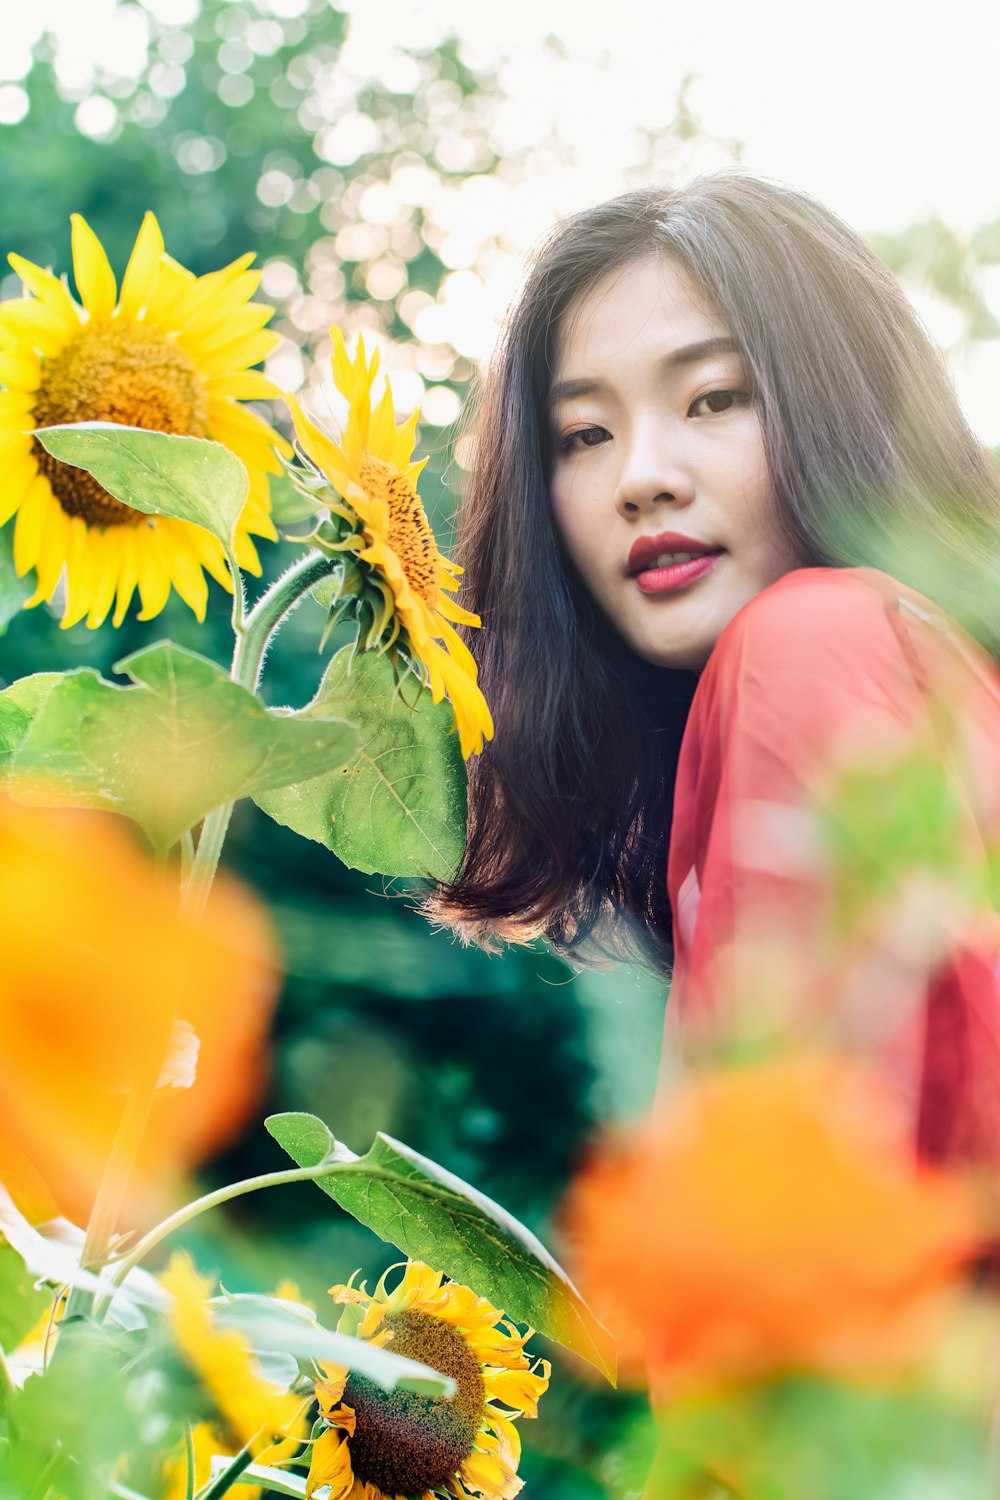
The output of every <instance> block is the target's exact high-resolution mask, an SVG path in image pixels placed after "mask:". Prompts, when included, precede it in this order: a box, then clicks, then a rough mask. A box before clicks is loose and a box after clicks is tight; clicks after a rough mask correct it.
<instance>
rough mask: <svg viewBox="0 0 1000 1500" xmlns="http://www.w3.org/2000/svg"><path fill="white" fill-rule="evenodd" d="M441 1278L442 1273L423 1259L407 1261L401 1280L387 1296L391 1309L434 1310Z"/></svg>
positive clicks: (442, 1277)
mask: <svg viewBox="0 0 1000 1500" xmlns="http://www.w3.org/2000/svg"><path fill="white" fill-rule="evenodd" d="M443 1280H444V1275H443V1273H442V1272H441V1271H435V1270H434V1269H433V1267H431V1266H429V1265H427V1264H426V1263H425V1262H424V1261H422V1260H411V1261H408V1262H407V1265H406V1269H405V1270H404V1272H403V1278H402V1280H401V1281H400V1283H399V1285H398V1286H397V1287H396V1289H395V1291H394V1292H393V1293H392V1295H391V1296H390V1298H389V1306H390V1307H391V1308H392V1310H393V1311H396V1309H397V1308H415V1309H417V1311H420V1310H421V1308H426V1309H429V1310H430V1309H433V1310H436V1308H437V1305H438V1301H437V1299H438V1298H439V1294H440V1291H441V1283H442V1281H443ZM450 1285H451V1284H450V1283H449V1286H450Z"/></svg>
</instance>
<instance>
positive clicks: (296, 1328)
mask: <svg viewBox="0 0 1000 1500" xmlns="http://www.w3.org/2000/svg"><path fill="white" fill-rule="evenodd" d="M213 1316H214V1321H215V1322H216V1323H218V1324H219V1325H220V1327H223V1328H236V1329H238V1330H239V1332H240V1333H242V1334H243V1335H244V1337H245V1338H246V1340H247V1342H248V1343H249V1345H250V1347H251V1349H253V1351H254V1352H255V1353H256V1352H259V1353H264V1354H267V1353H281V1354H291V1355H294V1356H295V1358H296V1359H299V1360H303V1361H307V1362H308V1361H311V1360H328V1361H329V1362H330V1363H332V1364H338V1365H347V1367H348V1369H350V1370H356V1371H357V1372H358V1374H359V1375H364V1376H366V1378H367V1379H368V1380H373V1381H374V1382H375V1384H376V1385H380V1386H381V1387H382V1389H383V1390H386V1391H393V1390H395V1389H396V1388H397V1386H398V1387H399V1388H400V1389H402V1390H407V1391H417V1392H419V1394H420V1395H422V1396H435V1397H445V1398H447V1397H450V1396H453V1395H454V1394H455V1382H454V1381H453V1380H452V1379H451V1377H450V1376H448V1375H442V1374H441V1372H440V1371H439V1370H435V1369H432V1368H431V1366H430V1365H425V1364H421V1363H420V1361H419V1360H413V1359H407V1358H405V1356H403V1355H401V1354H393V1353H392V1351H391V1350H389V1349H380V1348H379V1347H378V1346H377V1345H375V1344H370V1343H368V1342H367V1340H365V1339H356V1338H352V1337H351V1336H350V1335H349V1334H345V1333H332V1332H331V1331H330V1329H329V1328H322V1327H321V1326H320V1325H319V1323H317V1322H316V1321H315V1319H309V1318H306V1317H303V1316H302V1314H301V1313H300V1312H298V1311H295V1310H293V1309H291V1308H288V1307H283V1306H282V1305H281V1303H280V1302H276V1301H275V1300H274V1299H273V1298H271V1297H255V1296H244V1297H230V1298H228V1299H227V1300H226V1301H225V1302H222V1303H221V1304H219V1303H216V1304H215V1306H214V1308H213Z"/></svg>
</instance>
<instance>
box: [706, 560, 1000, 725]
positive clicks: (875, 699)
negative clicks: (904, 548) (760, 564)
mask: <svg viewBox="0 0 1000 1500" xmlns="http://www.w3.org/2000/svg"><path fill="white" fill-rule="evenodd" d="M698 699H700V700H701V705H702V708H703V710H706V711H712V709H713V708H719V707H721V706H722V705H729V707H730V708H731V707H733V706H734V705H735V706H737V707H738V705H739V704H740V703H743V704H747V703H753V704H756V705H757V706H758V707H759V706H760V705H764V706H765V707H766V705H768V704H772V705H774V709H775V714H776V715H779V716H780V718H781V719H782V721H783V722H785V723H787V722H791V721H794V720H795V719H796V718H807V719H808V720H809V721H810V723H811V725H812V726H813V728H814V729H815V731H816V732H817V733H820V734H821V733H822V725H823V723H824V722H825V721H826V719H827V718H829V717H830V715H837V714H841V713H843V712H844V711H845V710H846V709H847V708H849V707H850V705H851V704H852V703H853V704H855V705H861V706H863V707H865V708H879V707H881V708H883V709H889V710H891V712H892V713H893V714H894V715H895V716H896V717H897V718H899V719H901V720H907V721H908V720H912V717H913V715H914V713H915V712H919V711H920V707H921V705H922V704H925V703H926V702H927V701H928V700H935V701H940V702H943V703H948V702H951V703H952V704H953V705H956V706H957V705H958V704H962V705H964V706H966V707H968V708H969V709H970V711H972V710H974V711H975V713H976V714H977V716H980V717H985V719H986V720H988V721H989V722H990V723H991V724H992V725H994V726H995V727H996V726H998V725H1000V678H998V673H997V666H996V663H995V662H994V661H993V659H992V658H991V657H990V656H989V655H988V654H987V653H986V651H985V650H984V648H983V647H981V646H980V645H979V644H978V643H977V642H975V641H973V640H972V639H971V638H970V637H969V636H967V635H966V634H965V632H964V631H963V630H962V629H961V628H960V627H959V626H958V625H957V624H956V623H955V622H954V620H952V619H951V618H950V617H949V616H948V615H947V614H945V613H944V611H942V610H941V609H940V608H939V607H938V606H937V605H936V604H934V603H932V601H930V600H929V599H927V598H925V597H924V596H923V595H922V594H919V593H917V592H916V591H915V590H913V589H911V588H909V587H908V586H907V585H906V584H903V583H901V582H900V581H899V580H898V579H897V578H893V577H892V576H891V574H888V573H883V572H881V571H880V570H879V569H877V568H867V567H864V568H861V567H859V568H833V567H830V568H798V569H796V570H794V571H793V572H791V573H786V574H785V575H784V576H783V577H781V578H779V579H778V580H777V582H776V583H773V584H771V585H770V587H769V588H766V589H764V590H763V591H762V592H761V593H759V594H757V595H755V597H754V598H753V599H751V600H750V601H749V603H748V604H746V605H744V606H743V608H742V609H741V610H739V611H738V613H737V614H736V615H734V617H733V619H732V620H731V621H730V622H729V624H728V625H727V626H726V628H725V630H724V631H723V632H722V634H721V635H720V636H719V640H718V642H717V644H716V647H715V650H714V651H713V652H712V655H711V657H710V658H709V661H708V664H707V666H706V668H705V671H704V673H703V675H702V681H701V682H700V683H699V690H698V694H697V695H696V702H697V701H698Z"/></svg>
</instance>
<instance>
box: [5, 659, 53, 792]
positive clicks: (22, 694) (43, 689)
mask: <svg viewBox="0 0 1000 1500" xmlns="http://www.w3.org/2000/svg"><path fill="white" fill-rule="evenodd" d="M62 675H63V674H62V673H61V672H35V673H34V675H33V676H31V677H21V678H20V679H19V680H18V681H17V682H12V683H11V685H10V687H9V688H7V689H6V691H5V692H2V693H0V777H3V775H4V773H5V772H6V771H7V769H8V767H9V765H10V762H11V761H12V760H13V758H14V756H15V754H16V753H17V751H18V750H19V749H20V747H21V742H22V740H23V739H24V738H25V736H26V734H27V733H28V730H29V729H30V727H31V721H32V719H33V718H34V717H35V715H36V714H37V713H38V710H39V709H40V708H41V706H42V704H43V703H44V702H45V700H46V698H47V697H48V696H49V691H50V689H51V688H52V687H53V685H54V684H55V683H57V682H58V681H59V680H60V679H61V677H62Z"/></svg>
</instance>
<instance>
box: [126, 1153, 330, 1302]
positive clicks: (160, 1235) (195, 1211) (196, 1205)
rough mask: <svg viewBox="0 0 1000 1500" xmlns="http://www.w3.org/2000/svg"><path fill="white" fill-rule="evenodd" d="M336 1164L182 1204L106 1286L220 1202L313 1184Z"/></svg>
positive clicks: (264, 1177) (291, 1171)
mask: <svg viewBox="0 0 1000 1500" xmlns="http://www.w3.org/2000/svg"><path fill="white" fill-rule="evenodd" d="M353 1159H354V1158H353V1155H348V1154H346V1153H345V1155H344V1158H343V1160H344V1161H352V1160H353ZM340 1165H342V1162H338V1161H337V1160H336V1158H334V1157H327V1159H326V1160H325V1161H323V1162H321V1163H320V1164H319V1166H316V1167H289V1168H288V1169H287V1170H286V1171H283V1172H264V1173H262V1174H261V1176H259V1177H245V1178H244V1179H243V1181H242V1182H230V1183H227V1185H226V1186H225V1187H221V1188H216V1189H215V1191H214V1192H211V1193H205V1194H204V1196H203V1197H201V1198H196V1199H195V1200H194V1202H193V1203H186V1204H185V1205H184V1207H183V1208H179V1209H178V1210H177V1212H176V1213H173V1214H171V1215H170V1217H169V1218H166V1219H163V1220H162V1221H161V1222H160V1223H159V1224H155V1225H154V1226H153V1228H152V1229H151V1230H149V1232H148V1234H144V1235H143V1237H142V1239H141V1240H140V1241H139V1243H138V1244H137V1245H134V1246H133V1248H132V1249H131V1250H130V1251H129V1253H128V1254H127V1255H125V1256H123V1257H122V1259H121V1260H120V1261H118V1262H116V1264H115V1267H114V1271H113V1272H112V1275H111V1279H110V1285H111V1286H112V1287H119V1286H121V1284H122V1282H123V1281H124V1280H125V1278H126V1276H127V1275H128V1273H129V1272H130V1271H131V1270H132V1269H133V1267H134V1266H137V1265H138V1264H139V1262H140V1261H141V1260H144V1259H145V1257H146V1256H147V1255H148V1254H149V1252H150V1250H153V1249H155V1248H156V1246H157V1245H158V1244H159V1243H160V1241H161V1240H165V1239H166V1238H167V1235H169V1234H173V1232H174V1230H175V1229H180V1228H181V1227H182V1226H183V1225H184V1224H189V1223H190V1222H191V1220H192V1219H196V1218H197V1217H198V1216H199V1214H203V1213H205V1212H206V1211H207V1210H208V1209H210V1208H217V1207H218V1206H219V1204H220V1203H229V1202H230V1201H231V1200H232V1199H233V1198H242V1197H243V1195H244V1194H245V1193H257V1192H260V1190H261V1189H262V1188H271V1187H283V1186H284V1184H285V1183H286V1182H315V1181H316V1180H317V1179H318V1178H320V1177H328V1176H329V1175H330V1173H331V1172H332V1171H334V1170H336V1168H337V1167H338V1166H340Z"/></svg>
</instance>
